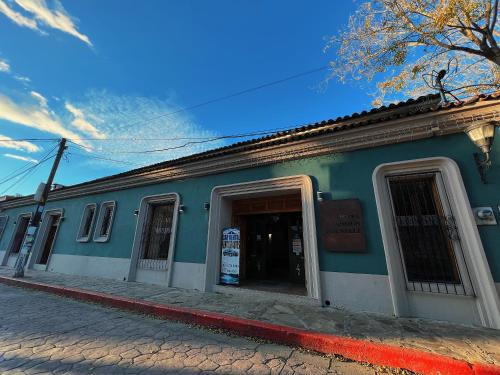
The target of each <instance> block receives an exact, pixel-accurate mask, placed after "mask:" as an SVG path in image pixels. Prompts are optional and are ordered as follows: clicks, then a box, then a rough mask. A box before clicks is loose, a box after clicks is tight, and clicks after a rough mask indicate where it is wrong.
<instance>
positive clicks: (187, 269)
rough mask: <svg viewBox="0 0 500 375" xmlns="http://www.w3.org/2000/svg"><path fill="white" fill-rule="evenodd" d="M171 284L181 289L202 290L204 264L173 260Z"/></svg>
mask: <svg viewBox="0 0 500 375" xmlns="http://www.w3.org/2000/svg"><path fill="white" fill-rule="evenodd" d="M173 267H174V268H173V269H172V271H173V274H172V284H171V286H173V287H176V288H183V289H195V290H203V287H204V285H205V264H204V263H201V264H200V263H185V262H174V263H173Z"/></svg>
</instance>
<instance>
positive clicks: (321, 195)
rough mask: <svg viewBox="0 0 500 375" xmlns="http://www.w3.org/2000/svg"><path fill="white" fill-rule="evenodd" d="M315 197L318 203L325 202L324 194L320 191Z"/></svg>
mask: <svg viewBox="0 0 500 375" xmlns="http://www.w3.org/2000/svg"><path fill="white" fill-rule="evenodd" d="M316 197H317V199H318V202H323V201H324V200H325V193H323V192H322V191H318V192H317V193H316Z"/></svg>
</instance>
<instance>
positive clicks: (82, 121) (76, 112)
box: [65, 102, 106, 139]
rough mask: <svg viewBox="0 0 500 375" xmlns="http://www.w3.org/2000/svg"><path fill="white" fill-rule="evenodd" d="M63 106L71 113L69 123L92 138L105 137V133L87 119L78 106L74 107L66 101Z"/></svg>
mask: <svg viewBox="0 0 500 375" xmlns="http://www.w3.org/2000/svg"><path fill="white" fill-rule="evenodd" d="M65 108H66V109H67V110H68V112H70V113H71V114H72V115H73V117H74V118H73V121H71V124H72V125H73V126H74V127H75V128H77V129H78V130H80V131H81V132H83V133H85V134H88V135H90V136H91V137H93V138H97V139H106V134H104V133H103V132H101V131H99V130H98V129H97V128H96V127H95V126H94V125H92V124H91V123H90V122H88V121H87V119H86V117H85V115H84V113H83V111H82V110H81V109H79V108H76V107H75V106H74V105H72V104H71V103H69V102H66V104H65Z"/></svg>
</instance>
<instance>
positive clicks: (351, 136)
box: [0, 100, 500, 209]
mask: <svg viewBox="0 0 500 375" xmlns="http://www.w3.org/2000/svg"><path fill="white" fill-rule="evenodd" d="M422 107H427V104H426V103H419V102H417V103H415V104H414V105H413V106H404V108H400V109H398V108H395V109H394V110H392V111H391V110H386V111H382V112H375V113H374V114H367V115H366V116H365V115H363V116H359V117H353V118H350V119H348V120H346V121H340V122H336V123H334V124H330V125H328V124H326V125H325V126H324V127H318V128H314V129H306V130H303V131H298V132H297V133H294V134H293V135H290V134H287V135H283V136H282V137H278V136H276V137H273V138H271V139H269V140H261V141H260V142H258V143H257V144H256V145H255V146H256V148H255V149H251V150H245V145H243V146H241V147H235V148H234V149H231V154H229V155H226V154H223V155H218V154H216V153H215V154H214V155H213V157H212V156H211V157H210V159H203V160H199V161H187V162H185V163H182V164H181V165H167V166H165V167H163V168H158V169H154V168H153V169H147V170H140V171H137V173H134V174H131V175H124V176H115V177H114V178H112V179H105V180H97V181H91V182H89V183H84V184H80V185H75V186H69V187H66V188H64V189H58V190H54V191H51V192H50V194H49V198H48V201H54V200H58V199H66V198H70V197H78V196H87V195H90V194H96V193H101V192H109V191H116V190H122V189H125V188H131V187H138V186H145V185H152V184H158V183H162V182H167V181H173V180H179V179H182V178H187V177H189V178H192V177H195V176H207V175H210V174H218V173H222V172H227V171H233V170H240V169H244V168H250V167H257V166H262V165H268V164H276V163H278V162H283V161H286V160H294V159H300V158H306V157H313V156H320V155H330V154H332V153H337V152H346V151H352V150H359V149H366V148H373V147H377V146H384V145H388V144H396V143H401V142H408V141H415V140H419V139H426V138H431V137H435V136H443V135H448V134H456V133H462V132H463V131H464V130H465V129H466V128H467V127H468V126H470V124H471V123H472V122H473V123H475V124H479V123H487V122H490V121H492V120H495V121H496V120H498V117H499V113H500V110H499V108H500V102H499V101H498V100H488V101H478V102H477V103H474V104H473V105H465V106H461V107H458V108H451V109H447V110H443V111H438V112H434V111H430V112H426V113H421V114H419V115H411V116H403V117H402V118H400V117H397V116H390V115H392V114H397V113H400V112H402V113H405V112H407V111H411V110H412V109H413V110H417V112H418V110H419V109H421V108H422ZM380 117H397V118H395V119H393V120H390V121H382V122H380V123H378V122H377V119H379V118H380ZM371 120H375V123H370V121H371ZM353 124H357V125H360V126H355V127H353V128H349V129H346V130H342V131H339V132H331V133H328V134H323V135H322V132H323V130H325V129H330V128H342V127H345V126H350V125H353ZM365 124H369V125H368V126H365ZM312 134H314V137H312V138H308V139H301V137H300V136H301V135H311V136H312ZM464 136H465V135H464ZM286 139H293V141H289V142H284V143H283V144H278V145H276V144H275V142H276V141H277V140H286ZM33 203H34V202H33V196H27V197H23V198H19V199H13V200H9V201H6V202H2V203H0V209H8V208H12V207H19V206H23V205H28V204H33Z"/></svg>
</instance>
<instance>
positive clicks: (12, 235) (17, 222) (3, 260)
mask: <svg viewBox="0 0 500 375" xmlns="http://www.w3.org/2000/svg"><path fill="white" fill-rule="evenodd" d="M32 215H33V212H23V213H20V214H19V215H17V220H16V221H15V223H14V224H15V227H14V231H13V232H12V234H11V236H10V240H9V245H8V246H7V249H6V250H5V254H4V256H3V259H2V263H1V264H2V266H5V265H7V261H8V260H9V258H10V256H11V254H10V253H11V250H12V249H11V248H12V245H13V244H14V238H15V236H16V233H17V230H18V229H19V225H20V221H21V218H23V217H27V218H29V220H31V218H32ZM28 225H29V224H28ZM23 240H24V238H23ZM21 246H22V244H21ZM16 257H17V256H16Z"/></svg>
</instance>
